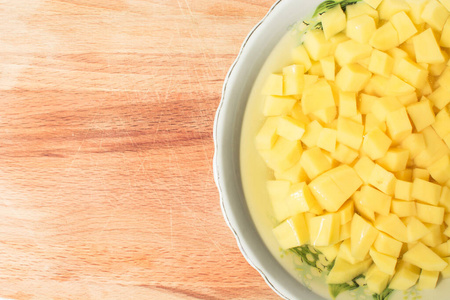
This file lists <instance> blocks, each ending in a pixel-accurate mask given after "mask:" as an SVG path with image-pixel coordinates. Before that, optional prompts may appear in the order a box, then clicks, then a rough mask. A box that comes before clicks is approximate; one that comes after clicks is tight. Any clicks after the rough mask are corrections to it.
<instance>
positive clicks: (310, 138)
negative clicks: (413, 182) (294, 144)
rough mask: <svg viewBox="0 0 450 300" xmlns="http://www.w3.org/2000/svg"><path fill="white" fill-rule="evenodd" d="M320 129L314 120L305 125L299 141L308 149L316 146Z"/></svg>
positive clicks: (320, 126)
mask: <svg viewBox="0 0 450 300" xmlns="http://www.w3.org/2000/svg"><path fill="white" fill-rule="evenodd" d="M322 129H323V127H322V125H320V123H319V122H318V121H316V120H314V121H312V122H311V123H309V124H308V125H306V131H305V133H304V134H303V136H302V137H301V139H300V140H301V141H302V142H303V143H304V144H305V145H306V146H308V147H310V148H311V147H314V146H317V140H318V139H319V134H320V132H321V131H322ZM424 144H425V140H424Z"/></svg>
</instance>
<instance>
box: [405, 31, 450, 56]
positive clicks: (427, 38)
mask: <svg viewBox="0 0 450 300" xmlns="http://www.w3.org/2000/svg"><path fill="white" fill-rule="evenodd" d="M412 41H413V43H414V50H415V53H416V61H417V62H418V63H429V64H436V63H441V62H444V55H443V54H442V52H441V49H440V47H439V44H438V42H437V40H436V37H435V36H434V34H433V31H432V29H431V28H428V29H427V30H425V31H422V32H421V33H419V34H417V35H415V36H414V37H412Z"/></svg>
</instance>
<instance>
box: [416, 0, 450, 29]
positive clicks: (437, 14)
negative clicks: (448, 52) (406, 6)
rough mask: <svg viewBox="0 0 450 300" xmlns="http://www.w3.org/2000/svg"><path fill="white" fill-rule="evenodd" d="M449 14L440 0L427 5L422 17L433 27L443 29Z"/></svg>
mask: <svg viewBox="0 0 450 300" xmlns="http://www.w3.org/2000/svg"><path fill="white" fill-rule="evenodd" d="M449 15H450V13H449V12H448V11H447V10H446V9H445V7H444V6H443V5H442V4H440V3H439V2H438V1H430V2H428V3H427V5H425V8H424V10H423V12H422V15H421V17H422V20H424V21H425V22H426V23H427V24H428V25H430V27H431V28H433V29H435V30H437V31H442V28H444V24H445V21H447V19H448V16H449Z"/></svg>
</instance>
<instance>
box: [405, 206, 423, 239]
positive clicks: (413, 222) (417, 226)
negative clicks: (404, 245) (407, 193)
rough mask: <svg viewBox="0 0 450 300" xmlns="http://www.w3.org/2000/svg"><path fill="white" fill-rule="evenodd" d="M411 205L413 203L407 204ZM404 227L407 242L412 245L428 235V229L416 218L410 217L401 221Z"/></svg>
mask: <svg viewBox="0 0 450 300" xmlns="http://www.w3.org/2000/svg"><path fill="white" fill-rule="evenodd" d="M407 203H412V204H414V202H407ZM403 222H404V223H405V225H406V232H407V236H408V242H409V243H414V242H416V241H418V240H420V239H421V238H423V237H425V236H426V235H428V234H429V233H430V229H428V227H426V226H425V225H424V224H423V223H422V222H420V221H419V220H418V219H417V218H416V217H413V216H410V217H407V218H405V219H404V221H403Z"/></svg>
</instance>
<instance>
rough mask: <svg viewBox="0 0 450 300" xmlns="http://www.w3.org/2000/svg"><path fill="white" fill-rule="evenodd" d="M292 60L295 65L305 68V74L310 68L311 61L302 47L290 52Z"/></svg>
mask: <svg viewBox="0 0 450 300" xmlns="http://www.w3.org/2000/svg"><path fill="white" fill-rule="evenodd" d="M292 59H293V61H294V62H295V63H296V64H298V65H303V66H304V67H305V72H307V71H308V70H309V69H310V68H311V65H312V63H311V59H310V57H309V55H308V52H307V51H306V49H305V46H303V45H300V46H297V47H296V48H294V49H293V50H292ZM305 85H306V80H305Z"/></svg>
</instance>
